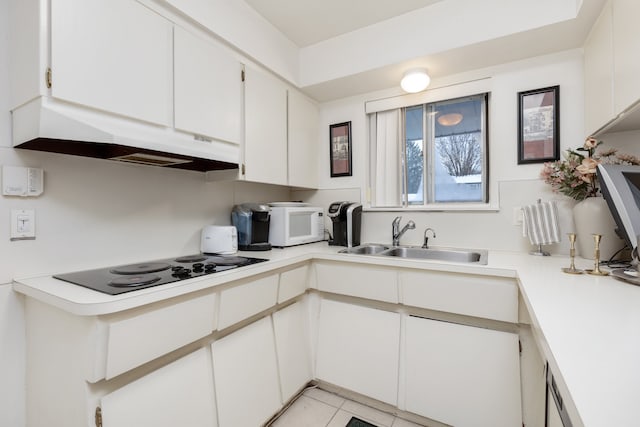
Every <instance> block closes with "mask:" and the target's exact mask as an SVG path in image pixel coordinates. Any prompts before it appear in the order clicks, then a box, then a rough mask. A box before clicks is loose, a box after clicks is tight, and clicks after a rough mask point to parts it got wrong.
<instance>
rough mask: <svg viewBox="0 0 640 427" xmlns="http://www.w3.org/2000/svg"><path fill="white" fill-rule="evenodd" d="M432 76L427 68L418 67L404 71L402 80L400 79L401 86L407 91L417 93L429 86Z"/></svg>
mask: <svg viewBox="0 0 640 427" xmlns="http://www.w3.org/2000/svg"><path fill="white" fill-rule="evenodd" d="M430 81H431V78H430V77H429V75H428V74H427V70H425V69H424V68H416V69H413V70H409V71H407V72H406V73H404V76H403V77H402V80H401V81H400V87H402V89H403V90H404V91H405V92H409V93H416V92H420V91H423V90H425V89H426V88H427V86H429V82H430Z"/></svg>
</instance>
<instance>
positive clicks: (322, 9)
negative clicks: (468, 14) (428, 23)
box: [245, 0, 442, 47]
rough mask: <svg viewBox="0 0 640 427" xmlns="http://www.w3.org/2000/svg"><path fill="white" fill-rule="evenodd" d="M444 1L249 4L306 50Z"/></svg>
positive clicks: (252, 0)
mask: <svg viewBox="0 0 640 427" xmlns="http://www.w3.org/2000/svg"><path fill="white" fill-rule="evenodd" d="M440 1H442V0H385V1H371V0H320V1H319V0H313V1H311V0H295V1H291V0H245V2H246V3H247V4H249V6H251V7H252V8H253V9H255V10H256V11H257V12H258V13H259V14H260V15H262V16H263V17H264V18H265V19H266V20H267V21H269V22H270V23H271V24H272V25H273V26H275V27H276V28H277V29H278V30H280V32H282V33H283V34H284V35H285V36H286V37H287V38H288V39H289V40H291V41H292V42H293V43H294V44H296V45H297V46H298V47H305V46H309V45H312V44H314V43H318V42H320V41H323V40H327V39H330V38H332V37H335V36H338V35H341V34H345V33H348V32H351V31H354V30H357V29H359V28H363V27H366V26H369V25H371V24H375V23H378V22H381V21H384V20H387V19H389V18H393V17H395V16H399V15H402V14H404V13H407V12H411V11H413V10H416V9H421V8H423V7H426V6H430V5H432V4H434V3H438V2H440Z"/></svg>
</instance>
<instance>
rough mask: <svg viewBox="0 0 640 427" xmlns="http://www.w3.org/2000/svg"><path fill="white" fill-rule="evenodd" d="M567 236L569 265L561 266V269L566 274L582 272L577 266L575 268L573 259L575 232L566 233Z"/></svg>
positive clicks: (574, 258)
mask: <svg viewBox="0 0 640 427" xmlns="http://www.w3.org/2000/svg"><path fill="white" fill-rule="evenodd" d="M567 236H569V243H570V247H569V256H570V257H571V265H570V266H569V267H568V268H567V267H565V268H563V269H562V271H564V272H565V273H568V274H582V273H583V271H582V270H580V269H579V268H576V264H575V260H576V234H575V233H568V234H567Z"/></svg>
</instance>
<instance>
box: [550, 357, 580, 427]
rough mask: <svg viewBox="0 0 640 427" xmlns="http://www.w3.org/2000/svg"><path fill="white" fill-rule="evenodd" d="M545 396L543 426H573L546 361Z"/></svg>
mask: <svg viewBox="0 0 640 427" xmlns="http://www.w3.org/2000/svg"><path fill="white" fill-rule="evenodd" d="M546 370H547V397H546V399H545V401H546V403H545V412H546V416H545V423H544V425H545V427H573V424H572V423H571V419H570V418H569V413H568V412H567V408H566V406H565V403H564V400H563V399H562V395H561V394H560V391H559V390H558V385H557V384H556V380H555V378H554V377H553V373H552V372H551V369H550V368H549V363H548V362H547V369H546Z"/></svg>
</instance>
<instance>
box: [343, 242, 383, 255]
mask: <svg viewBox="0 0 640 427" xmlns="http://www.w3.org/2000/svg"><path fill="white" fill-rule="evenodd" d="M387 249H389V246H385V245H379V244H377V243H365V244H363V245H360V246H356V247H353V248H347V249H342V250H341V251H338V253H341V254H356V255H375V254H379V253H380V252H382V251H386V250H387Z"/></svg>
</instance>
